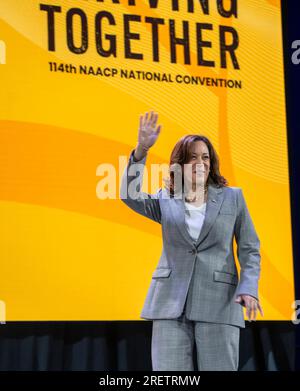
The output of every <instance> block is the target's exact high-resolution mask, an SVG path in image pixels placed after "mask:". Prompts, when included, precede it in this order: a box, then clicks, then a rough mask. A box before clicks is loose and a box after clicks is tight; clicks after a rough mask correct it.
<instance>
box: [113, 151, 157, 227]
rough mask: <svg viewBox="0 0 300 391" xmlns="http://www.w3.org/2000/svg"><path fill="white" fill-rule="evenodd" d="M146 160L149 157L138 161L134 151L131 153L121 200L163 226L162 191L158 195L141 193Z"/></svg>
mask: <svg viewBox="0 0 300 391" xmlns="http://www.w3.org/2000/svg"><path fill="white" fill-rule="evenodd" d="M146 159H147V156H145V157H144V158H143V159H141V160H138V161H136V160H135V159H134V150H132V151H131V153H130V157H129V161H128V164H127V167H126V168H125V170H124V173H123V175H122V179H121V188H120V198H121V200H122V201H123V202H124V203H125V204H126V205H127V206H129V208H131V209H132V210H134V211H135V212H137V213H139V214H141V215H142V216H145V217H148V218H149V219H151V220H153V221H155V222H157V223H160V224H161V209H160V205H159V193H160V191H161V189H159V190H158V191H157V193H156V194H148V193H144V192H142V191H141V187H142V184H143V173H144V168H145V163H146ZM138 174H139V175H138Z"/></svg>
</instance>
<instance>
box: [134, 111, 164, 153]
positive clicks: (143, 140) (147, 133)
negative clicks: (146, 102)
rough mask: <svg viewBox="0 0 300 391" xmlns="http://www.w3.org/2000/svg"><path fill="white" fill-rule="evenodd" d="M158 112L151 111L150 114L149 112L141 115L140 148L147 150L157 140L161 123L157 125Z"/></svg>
mask: <svg viewBox="0 0 300 391" xmlns="http://www.w3.org/2000/svg"><path fill="white" fill-rule="evenodd" d="M157 118H158V114H156V113H155V112H154V111H151V112H150V114H149V116H148V112H147V113H146V114H145V115H140V127H139V133H138V148H139V149H141V150H143V151H144V152H147V151H148V150H149V148H151V147H152V146H153V145H154V143H155V142H156V140H157V138H158V136H159V134H160V130H161V125H159V126H157V127H156V123H157Z"/></svg>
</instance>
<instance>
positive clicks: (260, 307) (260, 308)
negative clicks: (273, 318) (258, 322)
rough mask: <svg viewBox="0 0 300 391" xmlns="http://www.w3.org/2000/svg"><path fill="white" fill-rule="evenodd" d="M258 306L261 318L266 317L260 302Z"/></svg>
mask: <svg viewBox="0 0 300 391" xmlns="http://www.w3.org/2000/svg"><path fill="white" fill-rule="evenodd" d="M257 306H258V310H259V312H260V314H261V316H264V311H263V309H262V306H261V305H260V303H259V302H258V303H257Z"/></svg>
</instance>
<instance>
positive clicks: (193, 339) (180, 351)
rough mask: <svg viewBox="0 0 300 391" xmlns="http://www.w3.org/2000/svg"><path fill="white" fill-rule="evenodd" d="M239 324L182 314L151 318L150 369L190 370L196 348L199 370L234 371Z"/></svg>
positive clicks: (235, 368)
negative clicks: (203, 319)
mask: <svg viewBox="0 0 300 391" xmlns="http://www.w3.org/2000/svg"><path fill="white" fill-rule="evenodd" d="M239 339H240V328H239V327H238V326H233V325H229V324H222V323H210V322H198V321H193V320H189V319H187V318H186V313H185V308H184V310H183V312H182V314H181V316H180V317H179V318H175V319H154V320H152V340H151V359H152V370H153V371H193V370H194V363H193V349H194V345H196V349H197V365H198V370H199V371H237V370H238V364H239Z"/></svg>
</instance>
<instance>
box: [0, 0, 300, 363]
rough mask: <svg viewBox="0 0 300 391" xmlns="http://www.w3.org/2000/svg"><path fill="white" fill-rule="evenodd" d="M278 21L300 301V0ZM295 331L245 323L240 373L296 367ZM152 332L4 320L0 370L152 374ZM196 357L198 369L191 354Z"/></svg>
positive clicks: (136, 326)
mask: <svg viewBox="0 0 300 391" xmlns="http://www.w3.org/2000/svg"><path fill="white" fill-rule="evenodd" d="M287 3H288V5H287ZM282 19H283V35H284V36H283V39H284V52H285V81H286V102H287V120H288V144H289V168H290V177H291V181H290V183H291V189H290V194H291V207H292V224H293V227H292V228H293V246H294V247H293V251H294V261H295V286H296V298H300V286H299V284H300V283H299V278H297V276H299V275H300V260H299V258H300V254H299V248H298V247H297V246H298V241H299V240H298V241H297V240H296V238H299V237H300V225H299V218H298V219H296V216H299V203H300V187H299V180H298V187H297V188H296V182H297V178H299V177H300V164H299V162H300V154H299V145H300V144H299V134H300V129H299V123H300V121H299V118H298V112H299V107H298V106H299V91H300V77H299V72H300V64H299V65H294V64H293V63H292V61H291V55H292V49H291V45H292V42H293V41H295V40H300V27H299V26H300V23H299V21H300V2H299V0H289V1H288V2H285V1H283V14H282ZM270 72H271V70H270ZM278 288H279V289H280V287H278ZM297 327H298V326H297ZM295 329H296V326H295V325H294V324H293V323H292V322H278V321H268V322H266V321H260V322H252V323H249V322H247V325H246V328H245V329H242V330H241V343H240V370H243V371H249V370H250V371H251V370H293V369H295V362H296V369H300V360H299V345H300V342H299V341H300V336H299V330H297V332H298V334H297V343H296V344H295ZM298 329H299V327H298ZM151 333H152V322H151V321H126V322H121V321H120V322H118V321H113V322H7V323H6V324H3V325H0V370H2V371H3V370H95V371H96V370H97V371H99V370H151V369H152V368H151ZM295 353H296V354H297V359H296V360H295ZM194 359H195V368H197V364H196V356H195V355H194Z"/></svg>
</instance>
